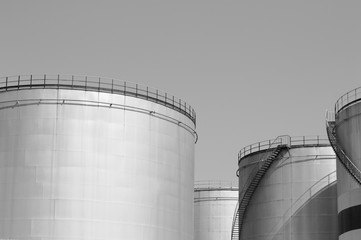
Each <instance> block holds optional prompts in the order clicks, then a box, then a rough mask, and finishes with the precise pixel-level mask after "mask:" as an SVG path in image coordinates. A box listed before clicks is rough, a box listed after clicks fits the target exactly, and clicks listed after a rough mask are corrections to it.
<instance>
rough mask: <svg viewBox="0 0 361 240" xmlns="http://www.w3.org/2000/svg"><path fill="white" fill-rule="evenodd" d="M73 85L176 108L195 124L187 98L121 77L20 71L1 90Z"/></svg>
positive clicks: (0, 81) (2, 83)
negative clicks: (26, 72)
mask: <svg viewBox="0 0 361 240" xmlns="http://www.w3.org/2000/svg"><path fill="white" fill-rule="evenodd" d="M42 88H46V89H72V90H84V91H95V92H104V93H112V94H119V95H124V96H131V97H136V98H140V99H144V100H148V101H152V102H155V103H158V104H161V105H163V106H166V107H169V108H171V109H174V110H176V111H178V112H180V113H182V114H184V115H186V116H187V117H188V118H190V119H191V120H192V122H193V123H194V124H196V112H195V111H194V109H193V108H192V107H191V106H190V105H189V104H187V103H186V102H185V101H183V100H181V99H179V98H176V97H175V96H173V95H170V94H168V93H166V92H163V91H160V90H158V89H154V88H150V87H146V86H142V85H139V84H136V83H131V82H124V81H120V80H115V79H110V78H101V77H90V76H75V75H49V74H44V75H19V76H8V77H1V78H0V93H1V92H6V91H13V90H22V89H42Z"/></svg>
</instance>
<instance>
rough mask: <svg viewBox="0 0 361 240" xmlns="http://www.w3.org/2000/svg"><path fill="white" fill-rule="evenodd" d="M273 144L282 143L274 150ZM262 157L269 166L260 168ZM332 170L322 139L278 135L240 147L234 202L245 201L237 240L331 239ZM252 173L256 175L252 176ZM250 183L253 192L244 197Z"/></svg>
mask: <svg viewBox="0 0 361 240" xmlns="http://www.w3.org/2000/svg"><path fill="white" fill-rule="evenodd" d="M285 138H286V139H287V140H286V141H283V143H281V142H279V140H280V139H281V140H282V139H283V140H284V139H285ZM277 146H282V147H281V148H280V151H279V152H275V151H276V149H277ZM267 159H273V162H272V163H271V164H270V165H269V167H268V168H264V167H260V166H262V164H265V163H266V160H267ZM265 169H266V170H265ZM335 170H336V160H335V154H334V152H333V149H332V148H331V146H330V144H329V142H328V140H327V138H320V137H317V136H316V137H292V138H291V137H288V136H282V137H281V138H276V139H275V140H267V141H263V142H259V143H255V144H252V145H250V146H247V147H245V148H243V149H242V150H241V151H240V154H239V189H240V199H239V200H240V203H241V201H242V199H243V197H245V199H249V203H248V205H247V207H246V210H245V212H244V215H243V216H244V217H243V224H242V225H241V226H240V228H241V230H240V233H239V237H240V238H239V239H241V240H310V239H312V240H326V239H327V240H330V239H332V240H336V239H337V209H336V206H337V205H336V172H335ZM258 171H261V173H262V174H259V175H258V177H257V176H256V175H255V173H256V172H258ZM258 173H260V172H258ZM259 176H262V177H259ZM252 182H253V183H254V182H258V185H257V186H256V187H255V188H254V189H255V190H254V192H253V194H249V192H248V193H246V195H244V191H243V190H244V189H245V186H246V187H248V186H253V185H254V184H253V183H252ZM251 183H252V184H251ZM247 194H248V195H247ZM239 218H241V216H240V217H239Z"/></svg>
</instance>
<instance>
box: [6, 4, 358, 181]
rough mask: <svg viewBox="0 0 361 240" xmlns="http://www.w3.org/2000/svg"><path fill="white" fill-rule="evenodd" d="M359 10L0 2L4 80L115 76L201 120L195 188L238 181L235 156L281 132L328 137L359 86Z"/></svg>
mask: <svg viewBox="0 0 361 240" xmlns="http://www.w3.org/2000/svg"><path fill="white" fill-rule="evenodd" d="M360 24H361V2H360V1H347V0H344V1H330V0H327V1H326V0H325V1H276V0H275V1H220V0H219V1H213V0H207V1H184V0H182V1H150V0H144V1H135V0H132V1H121V0H117V1H104V0H102V1H89V0H83V1H65V0H62V1H36V0H33V1H16V0H9V1H7V0H2V1H1V2H0V76H6V75H17V74H36V73H60V74H77V75H92V76H104V77H112V78H117V79H121V80H126V81H131V82H136V83H142V84H144V85H147V86H150V87H154V88H158V89H162V90H164V91H166V92H168V93H170V94H174V95H175V96H177V97H180V98H182V99H184V100H186V101H187V102H188V103H190V104H191V105H192V106H193V107H194V108H195V110H196V112H197V117H198V119H197V124H198V125H197V132H198V134H199V137H200V138H199V141H198V143H197V145H196V179H197V180H208V179H211V180H234V181H235V180H236V177H235V171H236V170H237V153H238V151H239V150H240V149H241V148H243V147H244V146H246V145H249V144H251V143H254V142H258V141H262V140H266V139H269V138H275V137H276V136H278V135H281V134H289V135H293V136H299V135H318V134H319V135H326V132H325V126H324V114H325V110H326V108H328V109H330V108H332V107H333V104H334V103H335V101H336V100H337V98H338V97H340V96H341V95H342V94H344V93H346V92H347V91H349V90H352V89H353V88H356V87H359V86H361V81H360V78H361V68H360V65H361V28H360Z"/></svg>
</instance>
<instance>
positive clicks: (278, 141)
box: [239, 135, 291, 198]
mask: <svg viewBox="0 0 361 240" xmlns="http://www.w3.org/2000/svg"><path fill="white" fill-rule="evenodd" d="M283 139H286V141H284V140H283ZM290 140H291V137H290V136H289V135H280V136H278V137H277V138H275V139H274V141H273V142H272V143H271V144H269V147H268V149H267V150H266V151H265V152H264V153H263V154H262V156H261V157H260V158H259V159H260V160H259V161H258V162H257V165H256V166H254V167H253V169H252V172H251V174H250V175H249V176H248V178H247V180H246V182H245V184H244V185H243V188H242V191H241V192H240V196H242V193H243V195H244V193H245V192H246V191H247V188H248V186H249V185H250V183H251V182H252V180H253V178H254V177H255V175H256V174H257V171H258V170H259V169H261V167H262V164H263V163H264V161H265V160H266V159H267V158H266V159H265V156H268V153H269V152H270V151H271V150H273V149H275V148H276V147H278V146H280V145H287V146H290ZM239 187H240V186H239ZM241 198H242V197H241Z"/></svg>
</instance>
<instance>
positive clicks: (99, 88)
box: [98, 78, 100, 92]
mask: <svg viewBox="0 0 361 240" xmlns="http://www.w3.org/2000/svg"><path fill="white" fill-rule="evenodd" d="M98 92H100V78H99V84H98Z"/></svg>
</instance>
